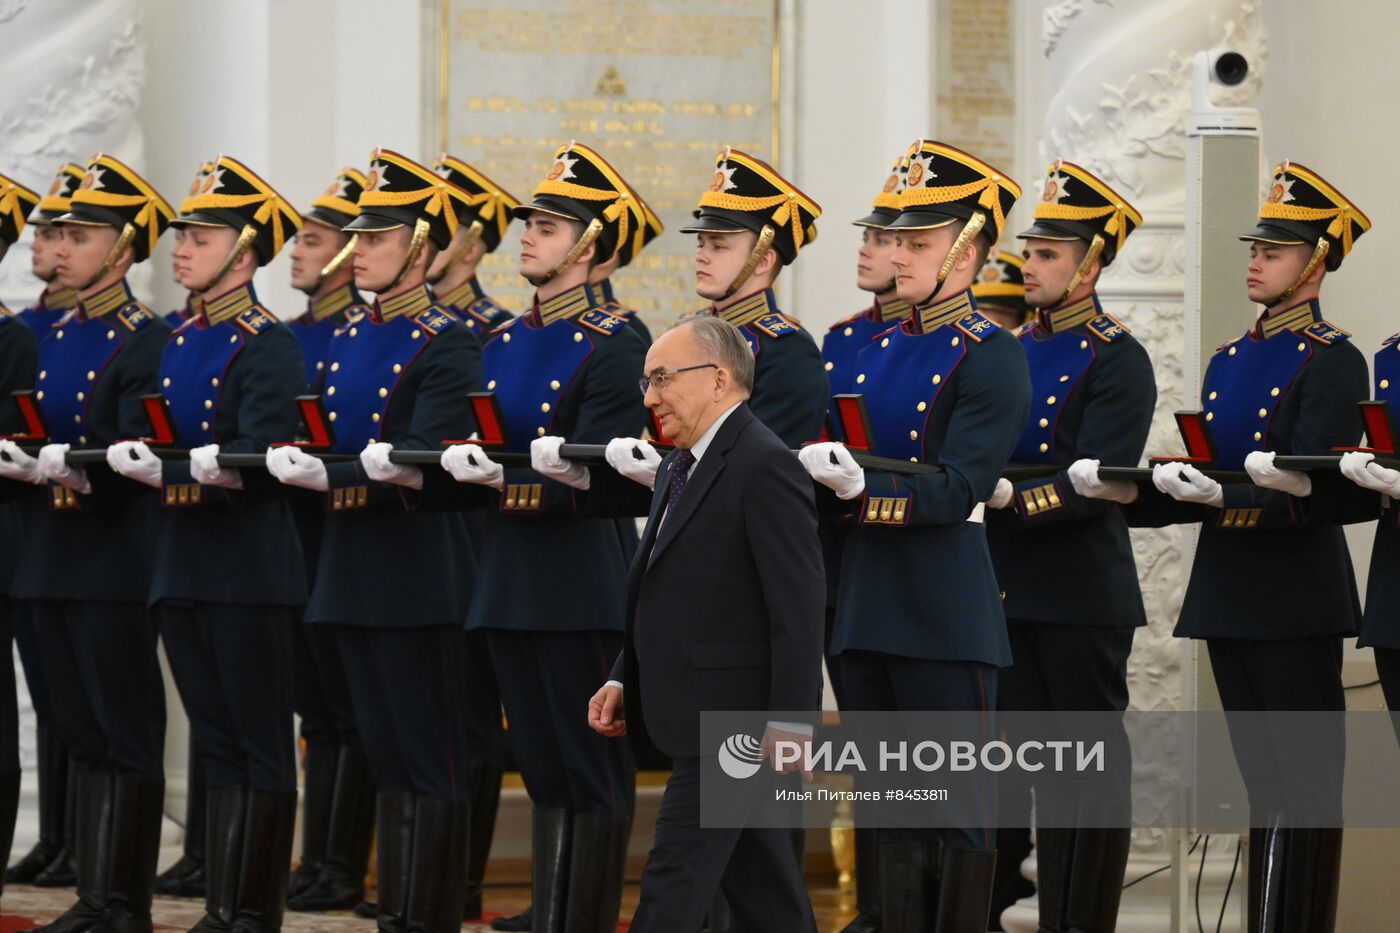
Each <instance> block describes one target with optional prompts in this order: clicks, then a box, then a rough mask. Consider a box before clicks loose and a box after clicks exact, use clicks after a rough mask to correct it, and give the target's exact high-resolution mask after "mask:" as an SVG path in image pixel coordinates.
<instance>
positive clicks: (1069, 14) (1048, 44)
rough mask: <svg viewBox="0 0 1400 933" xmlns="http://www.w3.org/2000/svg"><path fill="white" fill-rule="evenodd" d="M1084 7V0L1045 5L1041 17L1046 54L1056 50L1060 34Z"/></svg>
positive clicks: (1110, 1) (1100, 0)
mask: <svg viewBox="0 0 1400 933" xmlns="http://www.w3.org/2000/svg"><path fill="white" fill-rule="evenodd" d="M1094 2H1095V3H1102V4H1106V5H1109V6H1111V5H1112V4H1113V0H1094ZM1083 9H1084V0H1058V2H1056V3H1047V4H1046V5H1045V13H1044V14H1043V16H1042V18H1041V29H1040V37H1041V40H1042V42H1043V43H1044V45H1045V54H1046V56H1049V55H1050V53H1051V52H1053V51H1055V46H1056V45H1057V44H1058V43H1059V41H1060V36H1062V35H1064V34H1065V30H1066V29H1068V28H1069V24H1070V20H1072V19H1074V18H1075V17H1076V16H1078V15H1079V14H1080V13H1081V12H1082V11H1083Z"/></svg>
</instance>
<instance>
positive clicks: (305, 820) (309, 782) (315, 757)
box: [287, 742, 340, 899]
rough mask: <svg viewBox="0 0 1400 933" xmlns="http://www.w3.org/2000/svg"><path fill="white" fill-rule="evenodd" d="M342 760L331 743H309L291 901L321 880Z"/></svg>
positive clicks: (289, 895)
mask: <svg viewBox="0 0 1400 933" xmlns="http://www.w3.org/2000/svg"><path fill="white" fill-rule="evenodd" d="M339 761H340V746H338V745H334V744H332V743H330V742H307V743H306V759H305V760H304V762H303V763H302V775H303V783H302V790H303V795H302V811H301V862H300V864H298V865H297V870H296V871H295V872H293V873H292V877H291V879H290V880H289V881H288V882H287V897H288V898H289V899H290V898H294V897H297V896H298V895H300V894H303V893H305V892H306V891H308V890H310V888H311V886H312V885H314V884H315V883H316V881H317V879H319V878H320V877H321V867H322V865H323V864H324V863H325V860H326V841H327V839H329V837H330V832H331V806H332V801H333V798H334V795H335V777H336V770H337V769H338V767H339Z"/></svg>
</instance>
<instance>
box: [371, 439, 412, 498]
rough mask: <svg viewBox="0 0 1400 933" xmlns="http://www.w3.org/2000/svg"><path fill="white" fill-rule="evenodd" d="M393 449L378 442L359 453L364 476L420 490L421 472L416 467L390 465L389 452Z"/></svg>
mask: <svg viewBox="0 0 1400 933" xmlns="http://www.w3.org/2000/svg"><path fill="white" fill-rule="evenodd" d="M393 449H394V445H393V444H390V443H387V442H385V441H379V442H378V443H375V444H369V445H368V446H366V447H365V449H364V450H362V451H360V465H361V466H363V467H364V468H365V475H367V476H368V477H369V478H370V479H372V480H374V481H376V482H380V483H393V484H394V485H395V486H407V487H408V488H409V489H422V488H423V471H422V470H420V469H419V468H418V467H416V466H409V465H407V464H402V463H390V462H389V452H390V451H392V450H393Z"/></svg>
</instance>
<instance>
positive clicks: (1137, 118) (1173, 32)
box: [1041, 0, 1267, 212]
mask: <svg viewBox="0 0 1400 933" xmlns="http://www.w3.org/2000/svg"><path fill="white" fill-rule="evenodd" d="M1057 6H1058V4H1057ZM1074 6H1075V7H1076V10H1075V14H1076V15H1078V14H1079V12H1080V11H1079V6H1080V5H1079V4H1075V5H1074ZM1191 6H1192V8H1193V9H1191V10H1190V11H1189V12H1188V11H1184V10H1182V9H1181V8H1180V7H1176V6H1168V5H1163V4H1151V5H1146V6H1144V7H1143V8H1142V9H1141V12H1137V13H1130V12H1129V11H1127V10H1126V9H1124V8H1118V7H1114V8H1112V9H1099V8H1091V9H1085V10H1083V19H1082V20H1081V21H1080V22H1079V23H1078V24H1077V28H1076V29H1074V30H1062V31H1061V32H1060V33H1058V34H1057V35H1056V36H1055V41H1054V43H1053V44H1052V43H1051V42H1050V40H1049V39H1048V38H1047V57H1048V59H1049V62H1050V74H1051V78H1052V81H1054V83H1055V88H1056V90H1055V94H1054V96H1053V97H1052V98H1051V101H1050V105H1049V108H1048V110H1047V114H1046V121H1045V135H1044V137H1043V139H1042V142H1041V150H1042V155H1043V156H1044V158H1045V160H1046V161H1049V160H1050V159H1052V158H1057V157H1058V158H1064V159H1069V160H1071V161H1075V162H1079V163H1080V164H1082V165H1084V166H1085V167H1086V168H1088V169H1090V170H1091V171H1093V172H1094V173H1095V174H1097V175H1099V176H1100V177H1102V178H1103V179H1104V180H1105V181H1107V182H1108V183H1109V184H1110V185H1112V186H1113V187H1115V188H1117V189H1118V190H1119V191H1120V192H1121V193H1122V194H1123V195H1124V196H1126V197H1130V198H1134V200H1135V203H1137V202H1138V201H1139V200H1140V201H1141V203H1138V207H1139V208H1141V209H1142V210H1143V211H1144V212H1146V211H1147V208H1148V207H1149V206H1154V205H1159V204H1160V205H1175V206H1177V207H1179V206H1180V205H1181V203H1182V201H1183V197H1184V193H1183V189H1182V186H1181V184H1180V180H1181V176H1180V171H1181V169H1180V168H1179V167H1178V168H1174V169H1173V168H1169V164H1170V163H1174V162H1181V161H1183V160H1184V159H1185V156H1186V149H1185V145H1186V137H1185V132H1184V129H1185V120H1186V114H1187V111H1188V109H1189V103H1190V89H1191V59H1192V56H1193V55H1194V54H1195V53H1196V52H1197V51H1203V50H1205V49H1209V48H1216V47H1225V48H1233V49H1236V50H1237V51H1240V52H1242V53H1244V55H1245V57H1246V58H1248V59H1249V61H1250V66H1251V67H1250V75H1249V77H1248V78H1247V79H1246V80H1245V81H1244V82H1243V83H1241V84H1239V85H1238V86H1236V87H1233V88H1218V89H1216V92H1215V94H1214V97H1215V99H1216V100H1217V101H1218V102H1220V103H1222V104H1238V103H1243V102H1245V101H1248V100H1251V99H1253V98H1254V96H1255V95H1256V94H1257V93H1258V90H1259V86H1260V84H1261V82H1262V80H1263V70H1264V64H1265V59H1266V51H1267V50H1266V45H1265V37H1264V25H1263V17H1262V15H1261V14H1260V11H1259V8H1258V4H1257V2H1255V0H1249V2H1244V3H1241V2H1238V0H1200V2H1198V3H1196V4H1192V5H1191ZM1197 7H1198V8H1199V10H1198V11H1197V10H1196V9H1194V8H1197ZM1049 13H1050V11H1049V9H1047V13H1046V15H1047V23H1048V16H1049ZM1154 157H1155V158H1154ZM1163 163H1166V164H1163ZM1173 175H1175V181H1176V184H1174V185H1173V184H1170V183H1169V182H1171V181H1172V180H1173Z"/></svg>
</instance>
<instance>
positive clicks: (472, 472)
mask: <svg viewBox="0 0 1400 933" xmlns="http://www.w3.org/2000/svg"><path fill="white" fill-rule="evenodd" d="M442 468H443V469H444V470H446V471H447V472H449V473H451V474H452V478H453V479H455V480H456V481H457V482H459V483H476V484H478V485H480V486H492V487H494V488H496V489H501V488H503V487H504V486H505V484H506V470H505V467H503V466H501V465H500V464H499V463H497V462H496V461H494V460H492V459H491V458H490V457H488V456H486V451H484V450H482V449H481V447H480V446H479V445H477V444H453V445H452V446H451V447H449V448H447V449H446V450H444V451H443V452H442Z"/></svg>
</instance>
